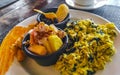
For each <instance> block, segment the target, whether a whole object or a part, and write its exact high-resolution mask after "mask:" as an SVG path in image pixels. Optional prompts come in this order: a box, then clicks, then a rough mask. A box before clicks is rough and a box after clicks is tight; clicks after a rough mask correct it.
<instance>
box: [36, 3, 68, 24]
mask: <svg viewBox="0 0 120 75" xmlns="http://www.w3.org/2000/svg"><path fill="white" fill-rule="evenodd" d="M34 11H36V12H38V13H40V14H43V17H42V18H41V20H42V21H44V22H45V23H47V24H55V23H59V22H61V21H63V20H64V19H65V18H66V17H67V15H68V13H69V8H68V6H67V5H66V4H60V5H59V6H58V9H57V11H56V12H46V13H45V12H43V11H41V10H38V9H34Z"/></svg>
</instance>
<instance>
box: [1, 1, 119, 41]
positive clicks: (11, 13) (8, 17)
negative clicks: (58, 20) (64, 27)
mask: <svg viewBox="0 0 120 75" xmlns="http://www.w3.org/2000/svg"><path fill="white" fill-rule="evenodd" d="M61 3H65V1H64V0H19V1H17V2H15V3H13V4H11V5H9V6H7V7H5V8H2V9H0V42H2V39H3V38H4V37H5V35H6V34H7V33H8V31H9V30H10V29H12V28H13V26H15V25H16V24H17V23H19V22H21V21H23V20H24V19H26V18H28V17H30V16H32V15H34V14H36V12H34V11H33V9H34V8H37V9H41V10H43V9H46V8H50V7H57V6H58V5H59V4H61ZM107 4H112V5H118V6H119V5H120V0H116V1H114V0H108V3H107Z"/></svg>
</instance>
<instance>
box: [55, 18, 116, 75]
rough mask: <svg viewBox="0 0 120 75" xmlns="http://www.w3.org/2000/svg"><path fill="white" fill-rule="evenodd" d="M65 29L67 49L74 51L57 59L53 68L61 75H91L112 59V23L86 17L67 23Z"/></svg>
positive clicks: (113, 33) (113, 37) (113, 50)
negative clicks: (67, 40)
mask: <svg viewBox="0 0 120 75" xmlns="http://www.w3.org/2000/svg"><path fill="white" fill-rule="evenodd" d="M65 31H66V33H67V34H68V36H69V44H68V49H69V48H70V49H74V51H73V52H71V53H64V54H63V55H61V57H60V59H59V60H58V61H57V63H56V65H55V68H56V69H57V70H59V71H60V73H61V75H93V74H94V73H95V72H96V71H98V70H102V69H104V67H105V65H106V63H107V62H109V61H111V60H112V59H111V56H113V55H114V54H115V47H114V45H113V43H114V39H115V37H116V35H117V33H116V29H115V25H114V24H113V23H106V24H96V23H94V22H93V21H92V20H88V19H87V20H77V21H73V22H72V23H69V24H68V26H67V27H66V28H65ZM71 42H72V43H71Z"/></svg>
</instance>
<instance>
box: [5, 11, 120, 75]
mask: <svg viewBox="0 0 120 75" xmlns="http://www.w3.org/2000/svg"><path fill="white" fill-rule="evenodd" d="M70 11H71V12H74V11H77V12H82V13H86V14H89V15H93V16H95V17H96V18H100V19H102V20H104V21H106V22H110V21H108V20H107V19H105V18H103V17H101V16H99V15H96V14H93V13H90V12H86V11H81V10H74V9H70ZM36 17H37V14H35V15H33V16H30V17H28V18H26V19H25V20H23V21H21V22H19V23H18V24H17V25H16V26H24V25H21V24H22V23H24V22H26V21H27V20H29V19H33V18H36ZM35 21H36V19H35ZM26 26H27V25H26ZM115 27H116V26H115ZM116 28H117V27H116ZM117 31H118V30H117ZM118 32H119V31H118ZM119 33H120V32H119ZM16 62H17V61H16ZM17 63H19V62H17ZM13 64H14V63H13ZM11 66H12V65H11ZM21 67H22V66H21ZM11 71H13V70H11ZM9 73H10V74H9ZM27 73H28V74H30V73H29V72H27ZM7 75H12V74H11V72H10V70H8V74H7ZM26 75H27V74H26Z"/></svg>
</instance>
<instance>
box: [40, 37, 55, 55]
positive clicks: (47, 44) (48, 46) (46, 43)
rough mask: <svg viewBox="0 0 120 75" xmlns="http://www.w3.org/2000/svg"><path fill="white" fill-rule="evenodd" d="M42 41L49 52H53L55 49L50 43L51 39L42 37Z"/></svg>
mask: <svg viewBox="0 0 120 75" xmlns="http://www.w3.org/2000/svg"><path fill="white" fill-rule="evenodd" d="M42 43H43V45H44V46H45V47H46V49H47V52H48V54H51V53H53V51H52V49H51V47H50V44H49V41H48V40H47V38H43V39H42Z"/></svg>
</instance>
